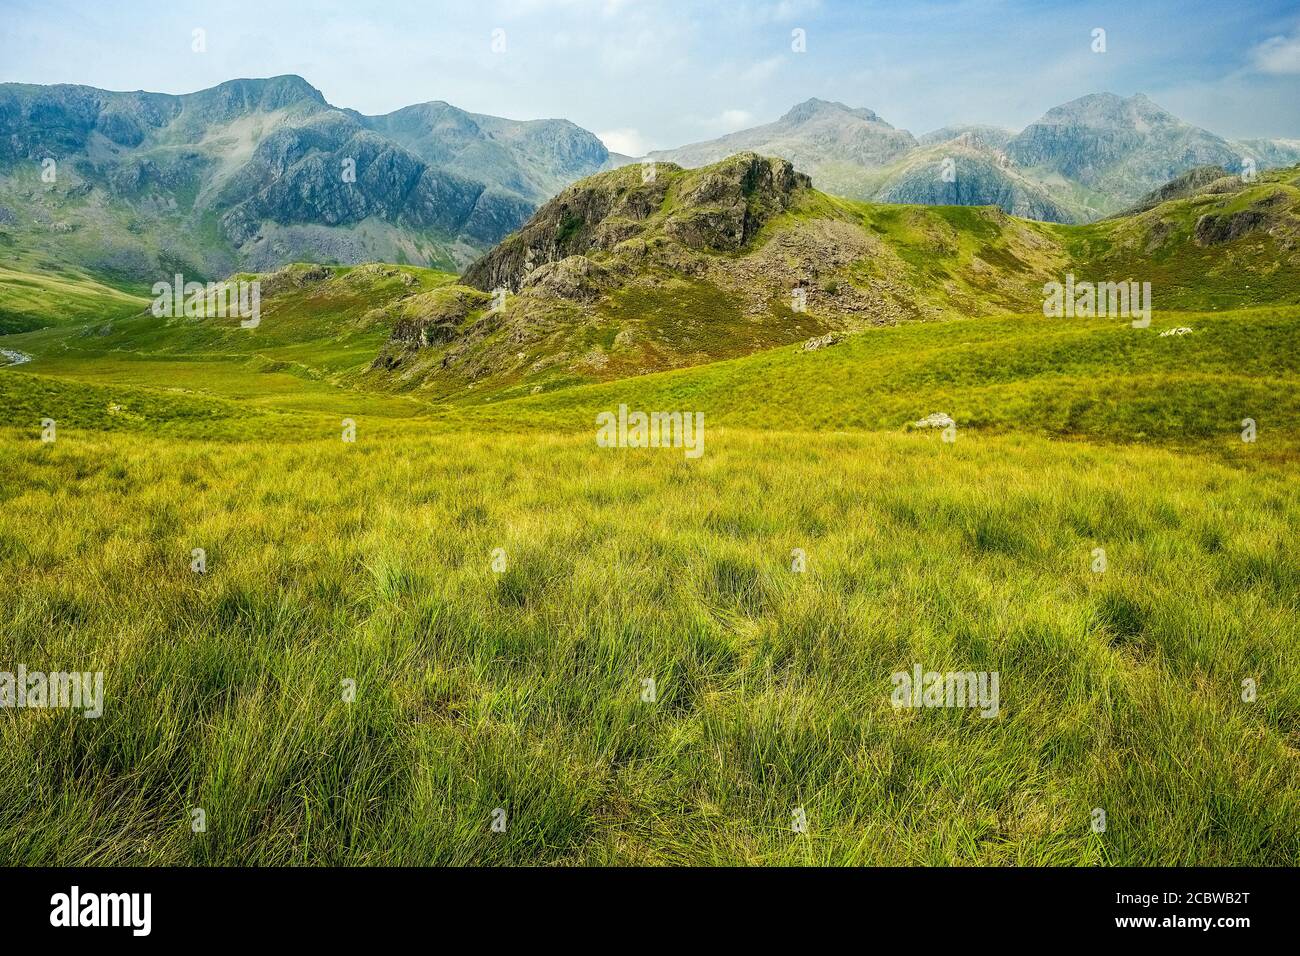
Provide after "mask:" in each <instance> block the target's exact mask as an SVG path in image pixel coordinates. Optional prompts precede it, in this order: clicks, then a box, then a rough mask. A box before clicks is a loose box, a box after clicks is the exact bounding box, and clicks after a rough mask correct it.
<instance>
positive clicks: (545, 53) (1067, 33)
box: [0, 0, 1300, 153]
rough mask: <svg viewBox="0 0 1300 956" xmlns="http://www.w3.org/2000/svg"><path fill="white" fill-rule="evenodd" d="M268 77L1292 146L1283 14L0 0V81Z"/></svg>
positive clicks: (1299, 109)
mask: <svg viewBox="0 0 1300 956" xmlns="http://www.w3.org/2000/svg"><path fill="white" fill-rule="evenodd" d="M200 28H201V29H203V30H205V31H206V45H207V49H206V52H204V53H201V54H200V53H195V52H194V51H193V50H192V49H191V46H192V31H193V30H195V29H200ZM1095 28H1102V29H1104V30H1105V31H1106V52H1105V53H1095V52H1093V50H1092V44H1093V39H1092V31H1093V30H1094V29H1095ZM795 29H800V30H803V31H804V32H805V35H806V52H803V53H796V52H794V51H793V50H792V48H791V45H792V41H791V36H792V31H793V30H795ZM494 30H500V31H504V32H503V34H497V36H498V37H502V36H503V37H504V50H500V51H499V52H494V51H493V49H492V45H493V31H494ZM497 45H498V47H499V46H500V45H501V44H500V43H499V42H498V44H497ZM279 73H298V74H301V75H302V76H304V77H306V78H307V79H308V80H309V81H310V82H311V83H312V84H313V85H315V86H316V87H318V88H319V89H320V90H321V91H322V92H323V93H324V94H325V96H326V98H327V99H328V100H329V101H330V102H331V103H334V104H335V105H338V106H347V107H352V108H354V109H357V110H360V111H362V112H364V113H381V112H387V111H389V110H393V109H396V108H397V107H400V106H405V105H408V104H410V103H417V102H423V101H426V100H435V99H440V100H446V101H448V102H450V103H453V104H455V105H457V106H460V107H462V108H465V109H469V110H473V111H475V112H483V113H493V114H496V115H501V116H509V117H514V118H519V119H528V118H534V117H545V116H562V117H565V118H567V119H571V120H573V121H574V122H576V123H578V124H579V125H581V126H585V127H586V128H588V129H590V130H593V131H595V132H597V133H598V134H600V135H601V136H602V138H604V139H605V140H606V142H607V143H608V144H609V145H610V146H611V147H612V148H615V149H620V150H622V151H625V152H634V153H640V152H642V151H643V150H645V149H647V148H665V147H670V146H676V145H681V144H683V143H686V142H691V141H695V140H700V139H707V138H711V137H713V136H717V135H720V134H722V133H724V132H729V131H731V130H734V129H739V128H741V127H743V126H749V125H754V124H756V123H760V122H766V121H769V120H772V119H775V118H776V117H777V116H779V115H780V114H781V113H783V112H785V110H786V109H788V108H789V107H790V106H791V105H793V104H794V103H796V102H799V101H801V100H804V99H806V98H808V97H810V96H820V97H822V98H825V99H835V100H840V101H843V102H845V103H848V104H849V105H851V106H868V107H870V108H872V109H874V110H876V111H877V112H878V113H880V114H881V116H882V117H884V118H885V119H886V120H888V121H889V122H891V123H893V124H894V125H895V126H900V127H905V128H907V129H910V130H912V131H913V132H914V133H918V134H919V133H922V132H925V131H927V130H930V129H934V128H936V127H939V126H944V125H948V124H951V123H959V122H973V123H995V124H999V125H1004V126H1011V127H1017V128H1018V127H1020V126H1023V125H1024V124H1026V123H1029V122H1031V121H1033V120H1034V119H1036V118H1037V117H1038V116H1040V115H1042V113H1043V112H1045V111H1046V110H1047V109H1049V108H1050V107H1052V106H1055V105H1057V104H1059V103H1062V102H1065V101H1067V100H1070V99H1073V98H1074V97H1076V96H1081V95H1083V94H1085V93H1090V92H1097V91H1102V90H1108V91H1111V92H1114V93H1120V94H1123V95H1129V94H1132V93H1137V92H1144V93H1147V94H1148V95H1149V96H1151V97H1152V98H1153V99H1154V100H1155V101H1156V102H1157V103H1159V104H1161V105H1162V106H1164V107H1165V108H1167V109H1169V110H1171V111H1172V112H1174V113H1176V114H1177V115H1179V116H1181V117H1183V118H1184V119H1186V120H1188V121H1190V122H1193V123H1197V124H1198V125H1201V126H1205V127H1206V128H1208V129H1211V130H1213V131H1215V132H1218V133H1221V134H1223V135H1227V136H1239V137H1244V136H1277V137H1296V138H1300V3H1297V2H1296V0H1289V2H1270V0H1248V2H1240V0H1238V2H1228V3H1224V2H1203V0H1177V2H1176V0H1142V2H1135V0H1124V2H1105V3H1086V2H1075V3H1057V2H1053V0H1036V2H1034V0H1026V2H1013V0H1005V2H1000V0H952V2H939V0H931V2H911V3H908V2H901V0H896V2H832V0H820V2H819V0H754V2H742V0H733V2H726V0H713V2H689V0H679V2H672V0H660V2H651V0H478V2H465V0H462V2H445V3H444V2H437V0H421V2H407V0H385V2H383V3H376V2H374V0H349V2H338V0H312V2H296V0H290V2H277V0H261V2H249V0H230V2H221V0H208V2H203V3H187V2H184V0H170V2H164V0H137V2H133V3H119V2H115V0H95V2H80V0H39V2H35V0H0V80H12V81H20V82H29V83H58V82H64V83H85V84H89V85H92V86H100V87H106V88H109V89H130V90H134V89H147V90H157V91H162V92H170V93H181V92H188V91H190V90H195V89H200V88H203V87H206V86H212V85H214V84H216V83H219V82H221V81H222V80H226V79H230V78H232V77H236V76H271V75H275V74H279Z"/></svg>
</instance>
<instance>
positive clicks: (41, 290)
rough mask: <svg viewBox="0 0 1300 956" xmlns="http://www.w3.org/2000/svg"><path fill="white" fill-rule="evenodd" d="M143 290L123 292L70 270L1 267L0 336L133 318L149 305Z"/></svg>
mask: <svg viewBox="0 0 1300 956" xmlns="http://www.w3.org/2000/svg"><path fill="white" fill-rule="evenodd" d="M143 291H144V290H143V289H141V290H139V291H135V292H133V291H123V290H121V289H117V288H114V287H112V286H108V285H105V284H104V283H102V282H98V281H96V280H95V279H92V278H89V277H88V276H85V275H82V274H80V273H77V272H75V271H72V270H70V269H64V268H51V269H44V270H41V271H29V270H27V269H24V270H15V269H7V268H4V267H3V266H0V336H3V335H8V334H10V333H13V332H24V331H27V330H29V329H35V328H40V327H41V326H44V325H49V324H51V323H57V324H60V325H72V324H76V323H82V322H88V321H92V320H95V319H106V320H112V319H115V318H121V317H125V316H128V315H133V314H135V313H138V312H139V311H140V310H141V309H143V308H144V307H145V306H146V305H148V303H149V300H148V299H146V298H145V297H144V295H143Z"/></svg>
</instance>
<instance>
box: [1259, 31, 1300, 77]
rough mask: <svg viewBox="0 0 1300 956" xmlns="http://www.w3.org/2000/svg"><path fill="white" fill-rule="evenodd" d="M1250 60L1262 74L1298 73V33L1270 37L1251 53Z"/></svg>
mask: <svg viewBox="0 0 1300 956" xmlns="http://www.w3.org/2000/svg"><path fill="white" fill-rule="evenodd" d="M1251 60H1252V61H1253V62H1254V64H1255V66H1256V67H1257V68H1258V69H1259V70H1261V71H1262V72H1264V73H1277V74H1291V73H1300V33H1298V34H1296V35H1295V36H1290V37H1270V38H1269V39H1267V40H1265V41H1264V42H1263V43H1261V44H1260V45H1259V46H1257V47H1255V49H1254V50H1252V51H1251Z"/></svg>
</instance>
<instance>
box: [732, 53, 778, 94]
mask: <svg viewBox="0 0 1300 956" xmlns="http://www.w3.org/2000/svg"><path fill="white" fill-rule="evenodd" d="M789 59H790V58H789V56H787V55H786V54H778V55H776V56H769V57H768V58H767V59H766V60H759V61H758V62H757V63H754V64H752V65H750V66H748V67H746V68H745V69H744V71H742V72H741V74H740V82H741V84H742V85H744V86H758V85H759V84H761V83H766V82H767V81H768V80H770V79H771V78H772V77H773V76H775V75H776V71H777V70H779V69H781V67H783V66H785V64H786V63H787V62H788V61H789Z"/></svg>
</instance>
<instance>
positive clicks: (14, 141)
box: [0, 76, 609, 283]
mask: <svg viewBox="0 0 1300 956" xmlns="http://www.w3.org/2000/svg"><path fill="white" fill-rule="evenodd" d="M608 161H609V155H608V151H607V150H606V149H605V148H604V146H603V145H602V144H601V143H600V141H599V140H598V139H597V138H596V137H595V136H593V135H592V134H590V133H587V132H586V131H585V130H581V129H579V128H578V127H576V126H573V124H571V123H567V122H566V121H563V120H539V121H532V122H515V121H512V120H504V119H499V118H497V117H490V116H479V115H474V114H468V113H465V112H463V111H461V110H457V109H455V108H454V107H451V106H448V105H447V104H445V103H431V104H423V105H421V106H417V107H409V108H407V109H405V110H398V111H397V112H396V113H392V114H388V115H387V116H378V117H366V116H362V115H361V114H359V113H356V112H354V111H351V110H342V109H337V108H335V107H333V106H331V105H329V104H328V103H327V102H326V101H325V99H324V97H323V96H321V94H320V92H319V91H317V90H315V89H314V88H313V87H311V85H310V84H308V83H307V82H306V81H305V80H303V79H302V78H300V77H296V76H281V77H274V78H271V79H265V80H233V81H231V82H229V83H223V84H221V85H220V86H217V87H214V88H212V89H210V90H202V91H199V92H197V93H191V94H185V95H181V96H173V95H168V94H157V93H113V92H108V91H104V90H97V89H93V88H90V87H80V86H50V87H41V86H30V85H23V84H3V85H0V234H2V235H3V237H4V238H3V239H0V243H4V244H5V245H8V246H10V247H11V251H10V254H9V255H8V256H7V258H9V259H10V260H11V261H12V262H15V263H22V262H26V263H28V264H36V263H37V262H38V261H39V260H40V259H42V258H45V259H55V260H57V261H61V262H73V263H75V264H76V265H77V266H79V267H81V268H85V269H88V270H90V271H92V272H94V273H96V274H100V275H105V276H110V277H117V278H118V279H120V280H126V281H137V282H145V283H149V282H152V281H154V280H156V279H158V278H160V277H163V276H167V275H170V274H171V273H173V272H176V271H181V272H184V273H186V274H187V275H193V276H194V277H196V278H219V277H222V276H225V275H227V274H229V273H231V272H233V271H236V270H238V269H255V270H259V271H264V270H267V269H272V268H275V267H277V266H279V265H282V264H284V263H285V262H288V261H293V260H297V259H311V260H318V261H321V260H323V261H337V262H345V263H347V262H361V261H369V260H376V259H377V260H386V261H410V262H417V263H426V264H440V265H443V266H447V267H451V266H454V265H456V264H458V263H464V262H467V261H469V260H470V259H472V258H473V257H474V255H476V254H477V253H478V252H480V251H482V249H484V248H486V247H487V246H490V245H491V244H492V243H493V242H495V241H496V240H498V239H500V238H501V237H502V236H504V235H505V234H506V233H508V232H509V231H510V230H511V229H514V228H515V227H517V226H518V225H520V224H521V223H522V222H523V221H524V220H525V219H527V217H528V216H529V215H530V214H531V212H532V211H533V210H534V209H535V208H536V206H537V205H538V204H539V203H540V202H541V201H543V200H544V199H545V198H546V197H547V196H549V195H551V194H552V193H553V192H555V191H556V190H557V189H558V188H559V187H560V186H562V185H563V184H564V183H566V182H569V181H571V180H572V179H574V178H578V177H580V176H583V175H586V174H588V173H591V172H595V171H596V170H599V169H601V168H603V167H604V166H605V165H606V163H607V162H608ZM50 163H53V165H52V166H51V165H50ZM19 252H21V253H22V255H19Z"/></svg>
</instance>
